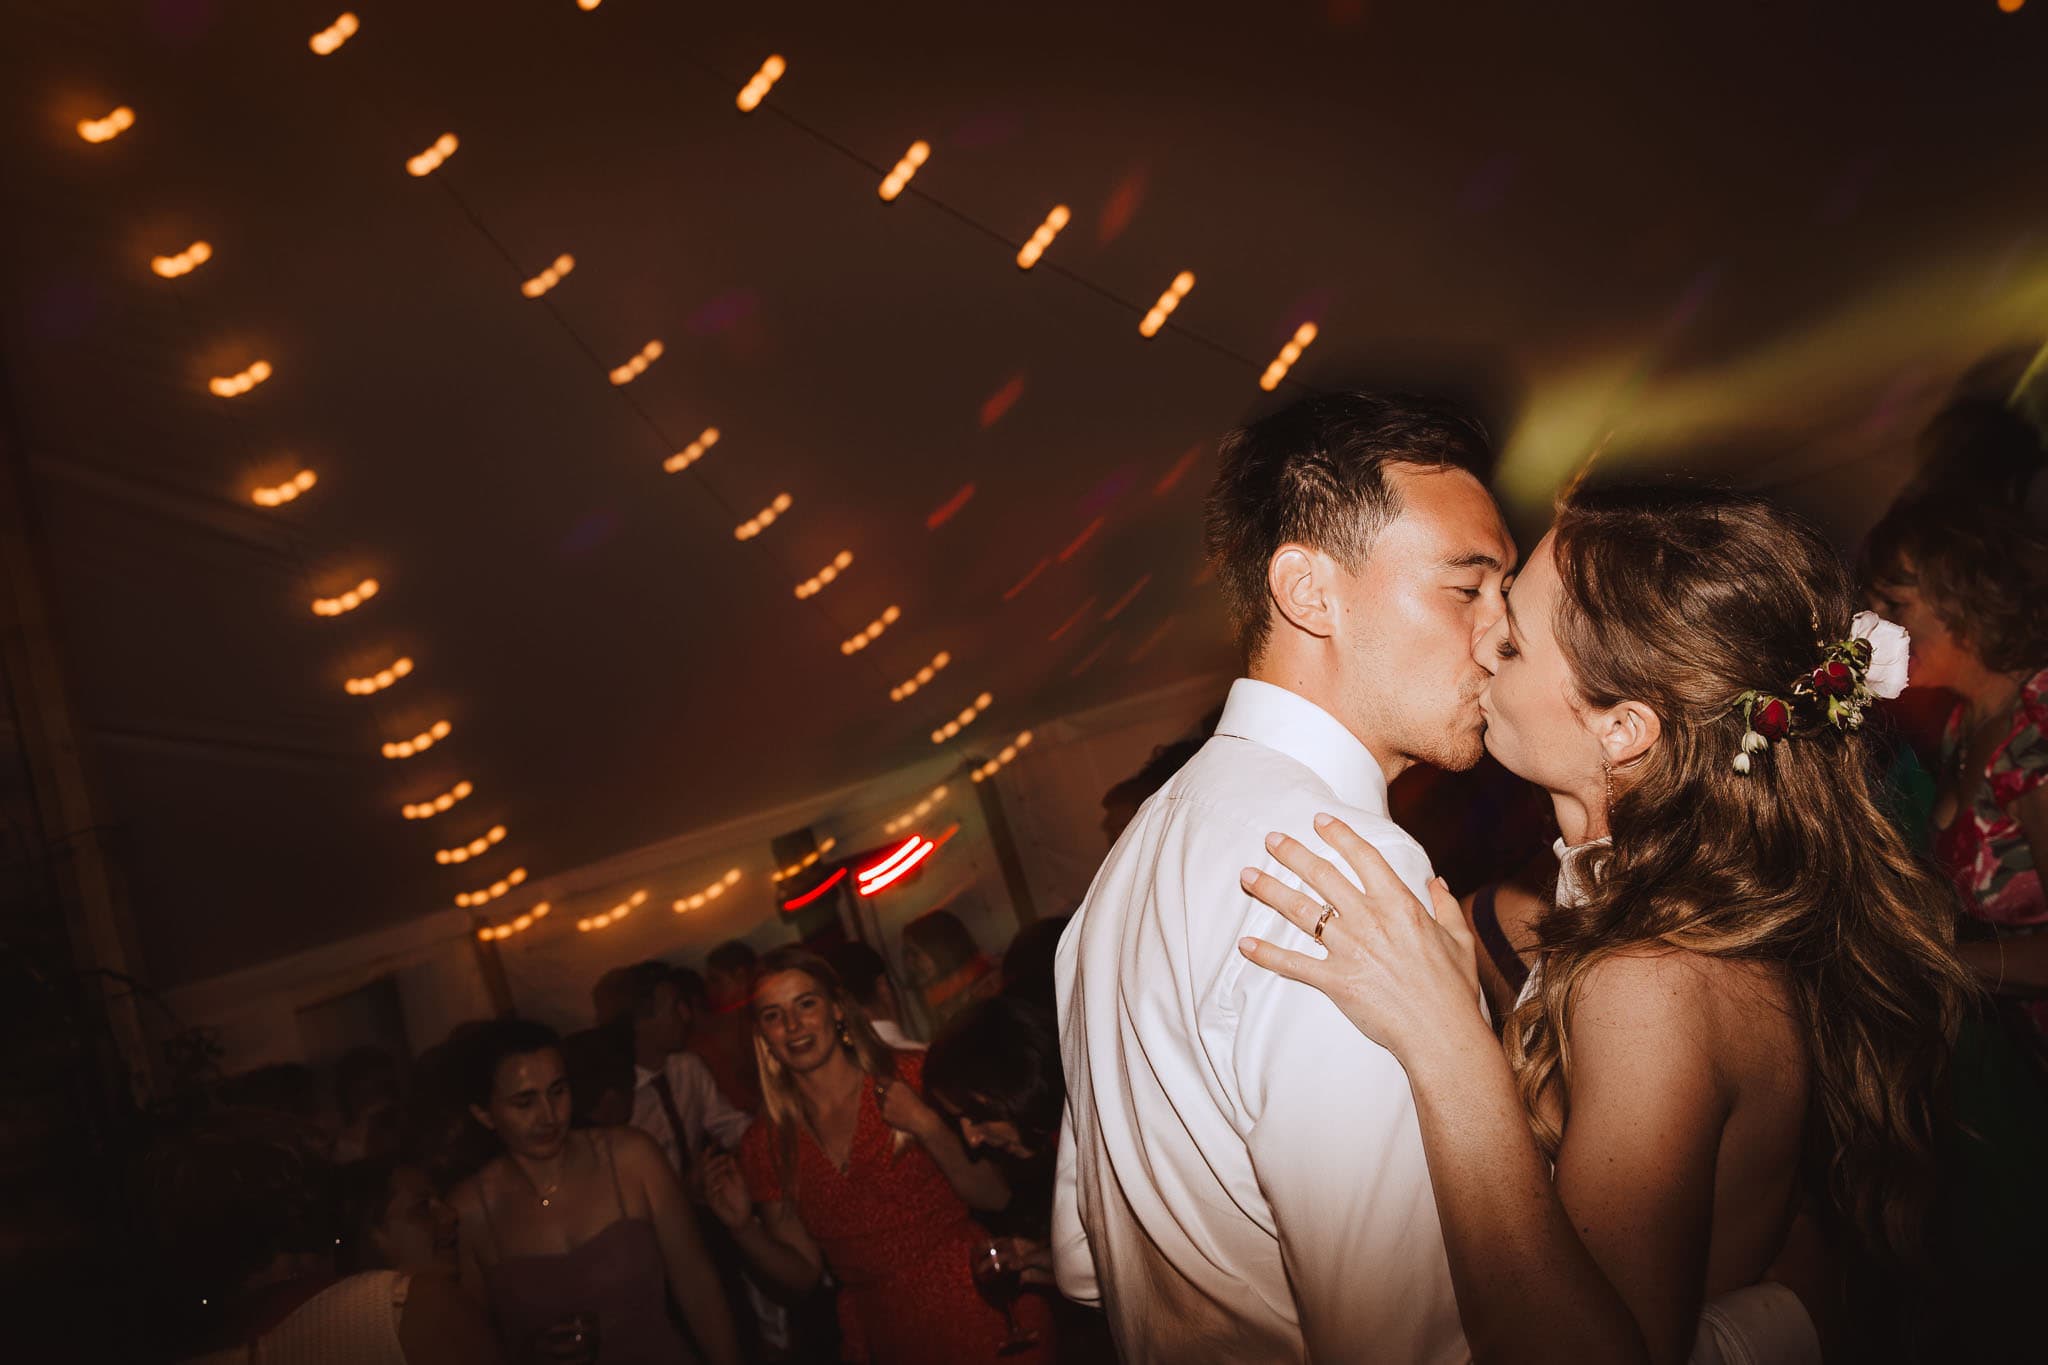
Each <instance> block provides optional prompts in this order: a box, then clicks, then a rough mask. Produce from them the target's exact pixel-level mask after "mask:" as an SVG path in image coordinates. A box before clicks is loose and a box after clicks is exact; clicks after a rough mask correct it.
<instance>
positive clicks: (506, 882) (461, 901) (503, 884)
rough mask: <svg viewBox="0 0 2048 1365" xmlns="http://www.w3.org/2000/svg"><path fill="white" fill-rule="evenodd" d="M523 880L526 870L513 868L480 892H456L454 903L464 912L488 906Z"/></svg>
mask: <svg viewBox="0 0 2048 1365" xmlns="http://www.w3.org/2000/svg"><path fill="white" fill-rule="evenodd" d="M525 880H526V869H525V868H523V867H515V868H513V869H512V870H511V871H510V872H507V873H506V874H505V875H504V876H502V877H500V878H499V879H498V880H497V881H494V882H492V883H491V884H490V885H489V886H487V887H485V888H484V889H483V890H481V891H458V892H456V893H455V903H456V904H457V905H459V906H461V907H462V908H463V909H465V910H466V909H468V908H469V907H470V906H472V905H489V904H490V903H491V902H492V901H494V900H496V899H498V897H500V896H502V895H504V894H505V893H506V892H507V891H510V890H511V889H512V888H513V887H515V886H517V885H519V884H520V883H521V882H523V881H525Z"/></svg>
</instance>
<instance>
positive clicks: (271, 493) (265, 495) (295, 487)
mask: <svg viewBox="0 0 2048 1365" xmlns="http://www.w3.org/2000/svg"><path fill="white" fill-rule="evenodd" d="M318 482H320V476H319V475H318V474H315V473H314V472H313V471H312V470H310V469H301V470H300V471H299V472H298V473H296V474H294V475H292V476H291V477H290V478H289V479H286V480H285V481H284V482H283V483H280V484H274V485H272V486H271V487H269V488H255V489H251V490H250V492H249V500H250V501H251V502H253V503H255V504H256V505H257V506H258V507H282V506H283V505H284V504H285V503H288V502H290V501H292V500H293V499H295V498H297V497H298V496H299V494H301V493H303V492H305V491H306V490H307V489H309V488H311V487H312V486H313V485H314V484H316V483H318Z"/></svg>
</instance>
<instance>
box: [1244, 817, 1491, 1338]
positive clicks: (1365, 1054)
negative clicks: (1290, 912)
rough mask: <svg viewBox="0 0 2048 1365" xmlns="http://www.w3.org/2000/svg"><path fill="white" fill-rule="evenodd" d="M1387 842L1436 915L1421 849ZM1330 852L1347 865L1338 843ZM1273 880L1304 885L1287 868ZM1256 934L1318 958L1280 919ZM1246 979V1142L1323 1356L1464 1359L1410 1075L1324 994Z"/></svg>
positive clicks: (1308, 1330) (1259, 977) (1277, 870)
mask: <svg viewBox="0 0 2048 1365" xmlns="http://www.w3.org/2000/svg"><path fill="white" fill-rule="evenodd" d="M1360 832H1361V833H1366V831H1364V830H1361V831H1360ZM1309 842H1311V843H1312V844H1314V845H1320V843H1321V841H1320V840H1316V839H1314V837H1313V835H1310V836H1309ZM1373 843H1374V846H1375V847H1377V848H1378V849H1379V850H1380V852H1381V853H1382V854H1383V855H1384V856H1385V857H1386V859H1387V861H1388V863H1389V864H1391V865H1392V867H1393V869H1394V871H1395V873H1396V874H1397V875H1399V877H1400V878H1401V880H1402V882H1403V883H1404V884H1405V885H1406V886H1407V887H1408V888H1409V890H1410V891H1411V892H1413V893H1414V894H1415V895H1416V896H1417V897H1418V898H1420V899H1421V901H1422V903H1423V904H1424V905H1425V906H1427V905H1429V904H1430V901H1429V897H1428V885H1427V883H1428V879H1429V876H1430V869H1429V860H1428V858H1427V857H1426V856H1425V855H1424V854H1423V853H1422V851H1421V849H1420V848H1419V847H1417V846H1416V845H1415V844H1414V843H1413V842H1412V841H1410V840H1407V839H1405V838H1401V839H1399V840H1395V839H1388V840H1386V841H1385V842H1382V840H1381V839H1378V838H1374V839H1373ZM1316 851H1317V852H1318V853H1320V854H1322V856H1323V857H1325V858H1327V859H1329V860H1330V861H1331V862H1332V863H1334V864H1336V865H1337V866H1339V867H1343V866H1344V863H1343V859H1342V858H1341V857H1339V856H1338V855H1337V854H1335V853H1334V851H1332V850H1330V849H1329V848H1327V847H1326V846H1318V847H1317V849H1316ZM1268 870H1269V871H1271V872H1272V873H1273V874H1274V875H1275V876H1278V877H1282V878H1284V879H1286V880H1288V881H1289V882H1291V883H1295V884H1298V879H1296V878H1294V876H1293V874H1291V873H1290V872H1288V871H1287V870H1286V869H1285V868H1283V867H1280V866H1279V865H1278V864H1277V863H1270V864H1269V865H1268ZM1347 875H1348V869H1347ZM1255 932H1259V933H1260V935H1261V936H1262V937H1266V938H1269V939H1273V940H1274V941H1276V942H1279V943H1280V944H1281V945H1282V946H1284V947H1290V948H1294V949H1296V950H1297V951H1313V948H1312V944H1311V941H1310V939H1309V936H1308V935H1307V934H1304V933H1302V932H1300V931H1299V930H1297V929H1295V928H1294V927H1293V926H1292V925H1290V924H1288V923H1287V922H1286V921H1285V920H1283V919H1281V918H1280V917H1279V916H1278V915H1277V914H1275V915H1272V916H1271V917H1270V926H1264V925H1262V926H1261V927H1259V928H1258V929H1256V930H1255ZM1244 972H1245V976H1244V978H1243V980H1242V981H1241V983H1240V985H1241V989H1242V997H1241V998H1242V999H1243V1002H1244V1003H1243V1010H1242V1017H1241V1019H1240V1021H1239V1025H1238V1032H1237V1040H1236V1045H1235V1050H1236V1068H1235V1069H1236V1072H1237V1076H1238V1078H1239V1086H1240V1092H1241V1094H1242V1097H1243V1101H1244V1104H1245V1108H1246V1115H1247V1117H1248V1119H1249V1121H1250V1129H1249V1132H1248V1133H1247V1136H1246V1146H1247V1148H1248V1149H1249V1151H1250V1154H1251V1159H1252V1166H1253V1170H1254V1171H1255V1173H1256V1175H1257V1178H1258V1182H1259V1186H1260V1189H1261V1191H1262V1192H1263V1193H1264V1195H1265V1197H1266V1200H1267V1203H1268V1206H1269V1207H1270V1209H1271V1211H1272V1217H1273V1223H1274V1231H1275V1234H1276V1235H1277V1237H1278V1239H1279V1243H1280V1255H1281V1260H1282V1262H1283V1264H1284V1265H1285V1266H1286V1270H1287V1278H1288V1281H1289V1283H1290V1284H1291V1285H1292V1286H1293V1288H1294V1296H1295V1303H1296V1307H1297V1309H1298V1311H1299V1312H1300V1315H1301V1329H1302V1335H1303V1337H1304V1339H1305V1340H1306V1342H1307V1345H1308V1354H1309V1358H1310V1359H1312V1360H1348V1359H1356V1358H1358V1355H1359V1352H1360V1349H1361V1347H1362V1346H1363V1345H1364V1344H1365V1343H1370V1344H1371V1355H1372V1356H1373V1357H1374V1358H1375V1359H1382V1360H1413V1361H1432V1360H1440V1359H1446V1358H1449V1356H1450V1355H1452V1354H1454V1353H1456V1352H1457V1351H1458V1350H1460V1349H1461V1347H1460V1342H1461V1340H1462V1338H1461V1337H1460V1335H1459V1327H1458V1318H1457V1303H1456V1298H1455V1296H1454V1294H1453V1292H1452V1290H1451V1285H1450V1267H1449V1263H1448V1260H1447V1258H1446V1256H1445V1253H1444V1246H1443V1231H1442V1228H1441V1226H1440V1225H1439V1223H1438V1221H1437V1212H1436V1198H1435V1194H1434V1192H1433V1190H1432V1188H1431V1185H1430V1179H1429V1166H1428V1162H1427V1160H1426V1158H1425V1157H1424V1154H1423V1149H1422V1133H1421V1129H1420V1126H1419V1125H1418V1123H1417V1120H1416V1115H1415V1100H1414V1096H1413V1095H1412V1094H1411V1093H1410V1091H1409V1089H1408V1078H1407V1075H1406V1073H1405V1072H1403V1071H1402V1069H1401V1064H1400V1063H1399V1062H1398V1061H1396V1060H1395V1059H1394V1056H1393V1054H1392V1053H1390V1052H1388V1051H1387V1050H1386V1049H1385V1048H1382V1047H1381V1046H1379V1045H1378V1044H1377V1043H1375V1042H1373V1041H1372V1040H1371V1039H1369V1038H1367V1037H1366V1036H1365V1035H1364V1034H1363V1033H1361V1032H1359V1031H1358V1029H1357V1028H1356V1027H1355V1026H1354V1025H1353V1024H1352V1023H1351V1022H1350V1021H1349V1020H1348V1019H1346V1018H1345V1017H1344V1015H1343V1014H1342V1013H1341V1012H1340V1011H1339V1010H1338V1009H1337V1007H1336V1006H1335V1005H1334V1004H1332V1003H1331V1002H1330V1000H1329V999H1328V997H1326V996H1324V995H1323V994H1322V993H1321V992H1319V991H1316V990H1313V989H1311V988H1310V987H1308V986H1304V985H1302V984H1300V983H1299V982H1295V981H1289V980H1287V979H1286V978H1284V977H1280V976H1276V975H1272V974H1270V973H1267V972H1265V971H1264V970H1263V969H1262V968H1259V967H1255V966H1252V965H1251V964H1250V963H1246V964H1245V965H1244ZM1481 1174H1482V1175H1483V1173H1481Z"/></svg>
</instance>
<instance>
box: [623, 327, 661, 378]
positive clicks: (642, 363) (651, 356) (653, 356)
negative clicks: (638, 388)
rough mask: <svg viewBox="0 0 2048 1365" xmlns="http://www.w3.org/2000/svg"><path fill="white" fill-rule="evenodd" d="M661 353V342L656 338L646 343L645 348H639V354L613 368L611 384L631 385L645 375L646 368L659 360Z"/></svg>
mask: <svg viewBox="0 0 2048 1365" xmlns="http://www.w3.org/2000/svg"><path fill="white" fill-rule="evenodd" d="M661 352H662V345H661V341H660V340H659V339H658V338H657V339H656V340H654V341H650V342H648V343H647V344H646V345H645V346H642V347H641V348H640V354H638V355H636V356H634V357H633V358H632V359H631V360H628V361H627V362H626V363H625V364H623V365H619V366H616V367H614V368H613V370H612V383H614V384H630V383H632V382H633V381H634V380H636V379H638V378H639V377H640V376H641V375H643V374H646V373H647V367H648V366H649V365H652V364H653V363H654V362H655V361H657V360H659V359H661Z"/></svg>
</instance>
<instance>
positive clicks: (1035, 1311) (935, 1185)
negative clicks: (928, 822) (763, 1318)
mask: <svg viewBox="0 0 2048 1365" xmlns="http://www.w3.org/2000/svg"><path fill="white" fill-rule="evenodd" d="M753 1011H754V1029H755V1033H754V1037H755V1057H756V1060H757V1062H758V1064H759V1066H760V1072H761V1091H762V1101H763V1103H762V1115H761V1118H760V1119H759V1120H757V1121H756V1122H755V1124H754V1126H753V1127H752V1128H751V1129H749V1130H748V1131H747V1135H746V1138H745V1140H744V1141H743V1142H742V1143H741V1146H740V1155H739V1159H738V1161H737V1162H735V1161H734V1160H733V1159H732V1158H729V1157H727V1158H720V1159H717V1160H714V1161H713V1162H711V1163H709V1164H708V1165H707V1167H706V1172H705V1175H706V1187H707V1189H706V1192H707V1198H708V1200H709V1202H710V1204H711V1207H712V1210H713V1211H714V1212H715V1213H716V1214H717V1215H718V1217H719V1219H720V1220H721V1221H723V1222H724V1223H725V1225H726V1226H727V1227H728V1228H730V1229H731V1230H732V1233H733V1237H734V1239H735V1240H736V1241H737V1242H738V1243H739V1245H740V1248H741V1250H742V1251H743V1252H745V1254H746V1256H747V1259H748V1260H749V1262H750V1263H751V1264H752V1265H753V1266H754V1268H755V1269H756V1270H757V1271H758V1272H760V1273H761V1274H762V1275H763V1276H765V1277H767V1278H768V1279H770V1280H772V1281H774V1282H776V1283H778V1284H780V1285H782V1286H783V1287H785V1288H787V1289H789V1290H790V1291H792V1292H803V1291H805V1290H807V1289H809V1288H811V1287H812V1286H813V1285H815V1284H816V1283H817V1281H818V1278H819V1276H820V1274H821V1273H822V1272H823V1271H824V1270H828V1269H829V1270H830V1271H831V1273H832V1275H833V1277H834V1278H835V1279H836V1280H838V1282H839V1283H840V1285H841V1286H842V1288H841V1292H840V1296H839V1323H840V1330H841V1334H842V1351H843V1354H844V1356H845V1358H846V1359H848V1360H854V1361H872V1362H875V1365H925V1363H926V1362H929V1363H930V1365H955V1362H968V1361H982V1360H991V1361H992V1360H994V1359H996V1357H997V1352H998V1350H999V1348H1000V1347H1001V1346H1002V1344H1003V1342H1004V1339H1005V1337H1006V1335H1007V1333H1008V1325H1007V1323H1006V1322H1005V1319H1004V1317H1003V1314H1002V1313H1001V1311H1000V1310H998V1309H996V1308H994V1307H991V1306H990V1305H989V1304H988V1302H986V1301H985V1300H984V1299H983V1298H982V1297H981V1294H980V1292H979V1291H978V1290H977V1289H976V1287H975V1281H974V1275H973V1272H972V1270H971V1268H970V1262H971V1260H972V1258H973V1255H974V1252H975V1249H976V1247H977V1245H979V1244H981V1243H982V1240H983V1238H984V1237H985V1235H986V1234H985V1233H984V1232H983V1231H982V1229H981V1228H980V1227H979V1226H978V1225H977V1224H976V1223H975V1221H974V1219H973V1217H972V1215H971V1214H970V1213H969V1209H970V1208H974V1209H981V1210H984V1211H994V1210H996V1209H1000V1208H1002V1207H1003V1206H1004V1205H1005V1204H1006V1203H1007V1202H1008V1201H1009V1197H1010V1191H1009V1187H1008V1186H1007V1185H1006V1184H1005V1183H1004V1180H1003V1177H1002V1175H1001V1173H1000V1172H999V1171H998V1170H997V1169H996V1168H995V1166H994V1165H993V1164H991V1163H987V1162H981V1161H976V1160H974V1159H973V1158H971V1157H970V1156H969V1155H968V1153H967V1151H966V1149H965V1148H964V1147H963V1146H962V1145H961V1143H960V1139H959V1137H958V1136H957V1135H956V1134H955V1133H954V1132H953V1131H952V1128H951V1126H950V1125H949V1124H947V1123H946V1121H945V1120H944V1119H943V1118H941V1117H940V1116H939V1115H938V1114H937V1113H936V1112H935V1111H934V1110H932V1109H931V1107H930V1106H928V1105H927V1104H925V1102H924V1100H923V1098H922V1097H921V1096H920V1094H919V1087H920V1084H921V1082H922V1071H923V1060H924V1059H923V1057H922V1055H921V1054H918V1053H914V1052H906V1053H899V1052H891V1051H890V1050H889V1049H888V1048H887V1047H885V1046H884V1045H883V1044H882V1042H881V1040H880V1039H878V1038H876V1037H875V1034H874V1030H873V1029H872V1028H871V1027H870V1026H869V1025H868V1022H867V1019H866V1017H865V1016H864V1015H863V1014H862V1013H861V1011H860V1007H859V1006H858V1005H857V1004H855V1003H854V1001H853V1000H852V998H851V997H850V996H849V995H848V994H847V993H846V991H845V990H844V989H843V988H842V987H841V986H840V984H839V981H838V978H837V976H836V974H835V973H834V972H833V971H832V969H831V967H830V966H828V965H827V964H826V963H825V962H824V961H823V960H822V959H820V958H818V957H816V956H815V955H813V954H810V953H807V952H804V951H803V950H801V949H796V948H782V949H777V950H776V951H775V952H772V953H769V954H768V955H767V956H766V957H764V958H763V959H762V960H761V965H760V970H759V972H758V974H757V975H756V977H755V987H754V997H753ZM1015 1312H1016V1316H1017V1320H1018V1322H1019V1325H1020V1326H1022V1327H1025V1328H1029V1329H1031V1330H1034V1331H1036V1333H1037V1334H1038V1345H1037V1347H1036V1348H1035V1349H1033V1350H1031V1351H1029V1352H1025V1353H1020V1354H1012V1355H1010V1356H1008V1357H1006V1359H1009V1360H1015V1361H1024V1362H1029V1361H1046V1360H1050V1359H1051V1358H1052V1348H1053V1342H1052V1324H1051V1318H1050V1313H1049V1312H1048V1311H1047V1310H1046V1307H1045V1305H1044V1304H1043V1302H1042V1301H1040V1300H1038V1299H1037V1298H1036V1296H1033V1295H1026V1296H1024V1297H1023V1299H1022V1300H1021V1301H1020V1302H1019V1303H1018V1304H1017V1306H1016V1309H1015Z"/></svg>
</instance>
